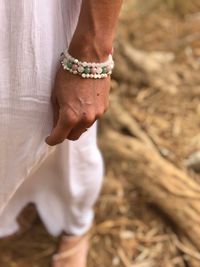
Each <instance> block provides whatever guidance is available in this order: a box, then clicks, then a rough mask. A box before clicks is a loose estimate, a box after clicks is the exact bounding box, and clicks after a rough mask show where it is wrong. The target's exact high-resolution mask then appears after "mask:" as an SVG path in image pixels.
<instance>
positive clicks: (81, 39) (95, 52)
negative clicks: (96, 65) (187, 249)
mask: <svg viewBox="0 0 200 267" xmlns="http://www.w3.org/2000/svg"><path fill="white" fill-rule="evenodd" d="M68 51H69V53H70V54H71V55H72V56H73V57H75V58H77V59H79V60H81V61H88V62H104V61H105V60H107V59H108V56H109V55H110V54H111V53H112V41H110V40H108V41H105V39H102V38H101V37H97V36H90V35H86V34H84V35H82V36H81V35H79V36H76V35H74V36H73V38H72V41H71V43H70V45H69V49H68Z"/></svg>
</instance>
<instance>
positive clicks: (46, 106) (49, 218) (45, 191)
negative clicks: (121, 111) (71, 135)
mask: <svg viewBox="0 0 200 267" xmlns="http://www.w3.org/2000/svg"><path fill="white" fill-rule="evenodd" d="M81 2H82V0H0V59H1V61H0V62H1V65H0V236H5V235H10V234H12V233H14V232H15V231H17V230H18V224H17V221H16V217H17V215H18V214H19V212H20V211H21V209H22V208H23V207H24V206H25V205H26V204H27V203H29V202H31V203H35V204H36V206H37V208H38V212H39V214H40V216H41V218H42V220H43V222H44V224H45V225H46V227H47V229H48V230H49V232H50V233H51V234H53V235H59V234H60V233H61V232H62V231H66V232H68V233H71V234H75V235H79V234H83V233H84V232H85V231H87V230H88V228H89V227H90V226H91V223H92V219H93V210H92V207H93V204H94V202H95V201H96V199H97V197H98V194H99V191H100V189H101V185H102V177H103V172H104V170H103V160H102V156H101V153H100V151H99V149H98V146H97V143H96V130H97V125H96V123H95V124H94V125H93V126H92V127H91V128H90V129H89V130H88V131H87V132H85V133H84V134H83V135H82V136H81V137H80V139H79V140H77V141H68V140H65V141H64V143H62V144H60V145H58V146H55V147H50V146H48V145H47V144H46V143H45V141H44V140H45V137H46V136H48V135H49V134H50V131H51V129H52V123H53V116H52V107H51V103H50V96H51V90H52V88H53V83H54V78H55V73H56V70H57V68H58V66H59V56H60V53H61V52H62V51H63V50H64V49H65V48H66V47H68V45H69V43H70V40H71V38H72V35H73V32H74V30H75V27H76V24H77V21H78V16H79V12H80V6H81ZM83 45H84V44H83Z"/></svg>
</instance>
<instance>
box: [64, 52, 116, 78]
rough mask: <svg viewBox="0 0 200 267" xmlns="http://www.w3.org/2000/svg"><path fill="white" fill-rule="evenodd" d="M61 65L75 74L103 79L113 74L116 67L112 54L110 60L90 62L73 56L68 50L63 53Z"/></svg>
mask: <svg viewBox="0 0 200 267" xmlns="http://www.w3.org/2000/svg"><path fill="white" fill-rule="evenodd" d="M61 57H62V58H61V65H62V67H63V69H64V70H67V71H69V72H71V73H72V74H75V75H80V76H81V77H82V78H93V79H101V78H106V77H108V76H109V75H111V74H112V70H113V68H114V61H113V57H112V55H111V54H110V55H109V57H108V60H106V61H105V62H102V63H88V62H82V61H79V60H78V59H76V58H73V57H72V56H71V55H70V54H69V53H68V51H67V50H65V51H64V52H63V53H62V54H61Z"/></svg>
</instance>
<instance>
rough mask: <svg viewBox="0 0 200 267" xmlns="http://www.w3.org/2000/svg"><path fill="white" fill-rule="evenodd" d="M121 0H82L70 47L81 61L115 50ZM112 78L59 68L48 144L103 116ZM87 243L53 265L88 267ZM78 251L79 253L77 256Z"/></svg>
mask: <svg viewBox="0 0 200 267" xmlns="http://www.w3.org/2000/svg"><path fill="white" fill-rule="evenodd" d="M121 5H122V0H101V1H94V0H82V6H81V12H80V16H79V21H78V24H77V27H76V30H75V33H74V35H73V38H72V41H71V43H70V46H69V53H70V54H71V55H72V56H73V57H75V58H78V59H79V60H81V61H87V62H104V61H105V60H107V58H108V56H109V54H110V53H111V51H112V47H113V40H114V35H115V29H116V25H117V21H118V15H119V12H120V8H121ZM109 91H110V78H109V77H108V78H104V79H98V80H94V79H83V78H81V77H79V76H77V75H73V74H71V73H68V72H67V71H64V70H63V69H62V67H60V68H59V70H58V72H57V75H56V79H55V85H54V89H53V91H52V97H51V99H52V105H53V112H54V125H53V129H52V131H51V133H50V135H49V136H48V137H47V138H46V140H45V141H46V143H47V144H48V145H50V146H54V145H57V144H60V143H62V142H63V141H64V140H65V139H68V140H74V141H75V140H77V139H79V137H80V136H81V135H82V134H83V133H84V132H85V131H86V129H87V128H89V127H91V126H92V125H93V123H94V122H95V121H96V120H97V119H98V118H100V117H101V116H102V115H103V114H104V113H105V111H106V110H107V109H108V106H109ZM80 239H81V237H77V238H75V239H74V240H73V241H72V239H69V240H68V241H66V240H65V242H61V244H60V249H59V251H58V252H63V251H65V250H69V249H71V248H72V247H73V246H76V244H77V243H78V242H79V240H80ZM87 252H88V242H87V241H85V242H83V243H82V246H81V248H80V250H79V252H76V253H75V254H74V255H72V256H70V257H68V258H66V259H65V260H61V261H53V263H52V264H53V267H86V258H87ZM77 253H78V255H77Z"/></svg>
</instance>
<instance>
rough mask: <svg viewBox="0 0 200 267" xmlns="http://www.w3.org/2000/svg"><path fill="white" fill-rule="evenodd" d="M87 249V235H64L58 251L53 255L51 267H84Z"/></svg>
mask: <svg viewBox="0 0 200 267" xmlns="http://www.w3.org/2000/svg"><path fill="white" fill-rule="evenodd" d="M88 250H89V241H88V237H87V236H84V237H83V236H81V237H70V236H69V237H68V236H66V235H65V236H64V237H63V239H62V240H61V243H60V248H59V250H58V253H57V254H56V255H54V257H53V263H52V267H86V266H87V256H88Z"/></svg>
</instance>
